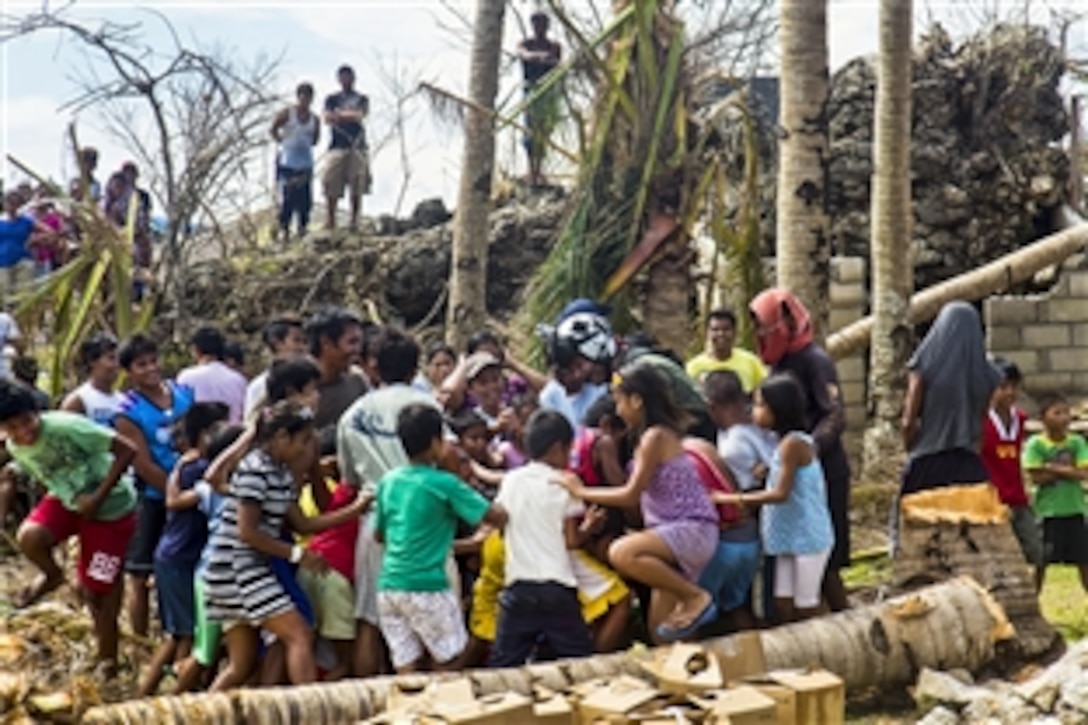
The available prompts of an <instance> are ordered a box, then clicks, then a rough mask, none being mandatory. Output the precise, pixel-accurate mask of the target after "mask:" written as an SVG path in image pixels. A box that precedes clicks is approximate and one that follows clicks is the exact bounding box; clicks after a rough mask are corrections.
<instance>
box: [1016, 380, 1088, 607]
mask: <svg viewBox="0 0 1088 725" xmlns="http://www.w3.org/2000/svg"><path fill="white" fill-rule="evenodd" d="M1039 414H1040V416H1041V417H1042V420H1043V427H1044V428H1045V431H1044V432H1043V433H1037V434H1035V435H1033V436H1032V437H1031V438H1029V439H1028V441H1027V443H1025V444H1024V452H1023V454H1022V458H1023V465H1024V469H1025V470H1026V471H1027V472H1028V475H1030V476H1031V480H1032V481H1033V482H1034V483H1035V485H1036V490H1035V514H1036V515H1037V516H1038V517H1039V518H1041V519H1042V520H1043V548H1044V550H1045V553H1046V563H1047V564H1076V565H1077V567H1078V568H1079V569H1080V582H1081V586H1082V587H1084V590H1085V591H1088V527H1086V526H1085V523H1084V515H1085V513H1086V512H1088V506H1086V505H1085V499H1084V481H1088V441H1085V440H1084V438H1083V437H1081V436H1080V435H1079V434H1077V433H1070V432H1069V418H1070V415H1069V403H1068V402H1066V400H1065V398H1063V397H1062V396H1060V395H1048V396H1044V397H1042V398H1041V399H1040V400H1039ZM1044 572H1045V569H1042V568H1041V569H1040V570H1039V577H1040V578H1039V587H1040V588H1042V583H1043V582H1042V577H1043V576H1044Z"/></svg>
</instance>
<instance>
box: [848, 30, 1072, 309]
mask: <svg viewBox="0 0 1088 725" xmlns="http://www.w3.org/2000/svg"><path fill="white" fill-rule="evenodd" d="M1063 71H1064V63H1063V60H1062V57H1061V51H1060V49H1059V48H1058V47H1056V46H1055V45H1054V44H1053V43H1051V42H1050V40H1049V39H1048V37H1047V32H1046V30H1045V29H1044V28H1040V27H1031V26H1022V25H1015V26H1013V25H1007V26H997V27H994V28H993V29H992V30H990V31H989V32H987V33H982V34H979V35H976V36H974V37H971V38H969V39H968V40H966V41H965V42H963V43H962V44H956V43H955V42H953V40H952V39H951V38H950V37H949V35H948V34H947V33H946V32H945V31H944V30H943V29H942V28H941V27H940V26H935V27H934V28H932V29H931V30H930V31H929V33H928V34H927V35H926V36H924V37H923V39H922V41H921V43H920V44H919V45H918V46H917V47H916V48H915V53H914V68H913V80H914V82H913V100H914V107H913V123H912V139H911V141H912V153H911V173H912V178H913V183H912V192H913V201H914V230H913V232H914V253H915V285H916V287H917V288H919V289H922V288H925V287H928V286H931V285H933V284H935V283H937V282H940V281H942V280H945V279H948V278H951V277H955V276H956V275H959V274H962V273H964V272H967V271H970V270H972V269H974V268H975V267H977V266H978V265H979V263H980V262H982V261H988V260H992V259H996V258H997V257H1000V256H1001V255H1003V254H1006V253H1008V252H1011V251H1014V250H1016V249H1018V248H1020V247H1022V246H1024V245H1026V244H1028V243H1030V242H1032V241H1035V240H1036V239H1038V238H1040V237H1042V236H1044V235H1045V234H1046V233H1048V232H1050V231H1052V228H1051V221H1050V215H1051V213H1052V211H1053V210H1055V209H1056V208H1057V207H1059V206H1060V204H1061V202H1062V200H1063V196H1064V189H1065V187H1066V181H1067V179H1068V176H1069V162H1068V158H1067V156H1066V154H1065V152H1064V151H1063V150H1062V148H1061V147H1060V140H1061V139H1062V137H1063V136H1065V134H1066V133H1067V131H1068V117H1067V114H1066V111H1065V107H1064V105H1063V102H1062V97H1061V95H1060V93H1059V83H1060V81H1061V78H1062V74H1063ZM875 89H876V67H875V59H874V58H871V57H870V58H858V59H855V60H853V61H851V62H850V63H848V64H847V65H846V66H844V67H843V68H842V69H840V70H839V71H838V72H837V73H836V74H835V76H834V78H833V79H832V85H831V96H830V99H829V102H828V123H829V127H830V137H831V161H830V164H829V168H828V177H829V188H828V206H829V209H830V212H831V227H832V245H833V250H834V253H835V254H841V255H856V256H866V257H867V256H868V249H869V209H870V196H869V186H870V181H871V177H872V173H873V167H872V158H873V148H872V144H873V105H874V95H875Z"/></svg>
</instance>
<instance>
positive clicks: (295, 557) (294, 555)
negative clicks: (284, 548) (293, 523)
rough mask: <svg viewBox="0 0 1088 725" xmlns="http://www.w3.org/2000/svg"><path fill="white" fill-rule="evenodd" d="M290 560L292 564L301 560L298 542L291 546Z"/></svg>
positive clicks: (300, 548) (300, 549)
mask: <svg viewBox="0 0 1088 725" xmlns="http://www.w3.org/2000/svg"><path fill="white" fill-rule="evenodd" d="M290 561H291V563H292V564H297V563H299V562H300V561H302V547H301V546H299V545H298V544H295V545H294V546H292V547H291V559H290Z"/></svg>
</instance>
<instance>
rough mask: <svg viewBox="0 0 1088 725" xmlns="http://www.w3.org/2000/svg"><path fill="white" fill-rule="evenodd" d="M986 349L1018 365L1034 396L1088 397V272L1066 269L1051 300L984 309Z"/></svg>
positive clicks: (992, 303) (1075, 265) (995, 301)
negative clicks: (1057, 393) (1052, 394)
mask: <svg viewBox="0 0 1088 725" xmlns="http://www.w3.org/2000/svg"><path fill="white" fill-rule="evenodd" d="M983 315H984V319H985V321H986V347H987V349H989V350H990V352H992V353H994V354H996V355H1001V356H1003V357H1006V358H1008V359H1010V360H1013V361H1014V362H1016V364H1017V365H1019V366H1020V370H1021V372H1023V374H1024V387H1025V389H1026V390H1027V392H1028V393H1029V394H1039V393H1047V392H1061V393H1066V394H1069V395H1083V394H1085V393H1088V268H1085V267H1084V260H1083V258H1078V259H1073V260H1070V262H1069V263H1068V264H1067V265H1066V269H1065V271H1063V272H1062V274H1061V277H1060V278H1059V280H1058V283H1057V284H1056V285H1055V286H1054V288H1053V289H1052V290H1051V291H1050V292H1049V293H1047V294H1045V295H1032V296H1024V297H1012V296H1009V297H991V298H990V299H988V300H986V302H985V303H984V304H983Z"/></svg>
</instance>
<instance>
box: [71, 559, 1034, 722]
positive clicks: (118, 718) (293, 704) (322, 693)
mask: <svg viewBox="0 0 1088 725" xmlns="http://www.w3.org/2000/svg"><path fill="white" fill-rule="evenodd" d="M1011 636H1013V635H1012V627H1011V626H1010V625H1009V621H1008V619H1007V618H1006V617H1005V614H1004V612H1003V611H1002V609H1001V606H1000V605H999V604H998V603H997V602H996V601H995V599H994V598H993V597H992V596H990V594H988V593H987V592H986V591H985V590H984V589H983V588H982V587H980V586H979V585H978V584H977V583H976V582H974V581H973V580H971V579H969V578H967V577H961V578H957V579H954V580H952V581H947V582H944V583H942V584H938V585H936V586H933V587H928V588H926V589H922V590H919V591H916V592H911V593H909V594H906V595H903V596H901V597H897V598H894V599H890V600H888V601H886V602H884V603H881V604H874V605H870V606H868V607H862V608H859V609H855V610H851V611H847V612H843V613H840V614H834V615H830V616H827V617H821V618H818V619H814V620H809V621H807V622H804V623H801V624H794V625H790V626H786V627H779V628H777V629H771V630H767V631H764V632H761V633H760V637H761V639H762V643H763V649H764V651H765V656H766V660H767V666H768V668H772V669H783V668H801V667H808V666H809V665H815V664H819V665H822V666H823V667H825V668H826V669H828V670H830V671H831V672H834V673H835V674H837V675H839V676H840V677H842V678H843V680H844V681H845V683H846V688H847V690H848V691H851V692H858V691H863V690H870V689H872V688H874V687H879V688H891V687H900V686H903V685H907V684H909V683H911V682H913V681H914V679H915V677H917V675H918V672H919V671H920V670H921V668H922V667H929V668H932V669H966V670H970V671H972V672H975V671H978V670H979V669H981V668H983V667H985V666H986V665H987V664H989V663H990V662H991V661H992V660H993V658H994V656H995V653H996V648H997V645H998V643H999V642H1001V641H1002V640H1005V639H1007V638H1009V637H1011ZM702 645H703V646H705V647H706V648H707V649H708V650H710V651H711V652H714V651H715V650H721V651H723V652H735V651H736V647H738V646H740V643H739V641H738V640H734V639H733V638H731V637H720V638H717V639H712V640H708V641H705V642H702ZM652 656H653V651H652V650H641V651H638V650H632V651H630V652H622V653H618V654H611V655H596V656H594V657H586V658H583V659H578V660H567V661H563V662H555V663H547V664H539V665H529V666H527V667H518V668H511V669H505V670H473V671H470V672H467V673H465V675H466V676H468V677H469V678H470V679H471V680H472V682H473V684H474V686H475V689H476V692H477V694H479V695H487V694H494V693H500V692H510V691H512V692H519V693H522V694H525V695H529V694H532V688H533V685H542V686H544V687H546V688H548V689H549V690H552V691H554V692H564V691H567V690H569V689H570V688H571V687H572V686H573V685H576V684H578V683H580V682H586V681H589V680H592V679H595V678H598V677H615V676H617V675H620V674H628V675H634V676H636V677H646V676H647V675H646V673H645V671H644V670H643V668H642V663H643V662H645V661H646V660H648V659H649V658H651V657H652ZM728 674H729V673H728V672H727V673H726V676H728ZM449 676H450V675H446V677H449ZM431 677H436V675H413V676H407V677H380V678H373V679H369V680H348V681H344V682H337V683H331V684H317V685H305V686H301V687H279V688H266V689H257V690H236V691H234V692H230V693H224V694H214V695H212V694H204V695H185V696H181V697H159V698H154V699H149V700H135V701H131V702H123V703H118V704H115V705H106V706H102V707H96V708H93V709H91V710H90V711H88V712H87V713H86V714H85V715H84V717H83V719H82V721H81V722H83V723H87V724H96V725H103V724H106V723H111V724H113V723H118V724H119V723H132V724H133V725H146V723H150V722H155V723H192V722H199V723H204V724H206V725H213V724H218V723H223V724H226V723H235V722H245V723H251V724H252V725H263V724H265V723H268V724H270V725H271V724H272V723H277V724H285V723H307V724H309V723H343V722H356V721H358V720H360V719H363V718H367V717H371V716H373V715H376V714H378V713H380V712H382V711H383V710H384V708H385V705H386V697H387V695H388V692H389V689H390V686H391V685H393V684H394V683H396V684H398V685H400V686H401V687H403V688H406V689H418V688H420V687H422V686H423V685H424V684H425V683H426V682H427V681H428V680H429V679H430V678H431Z"/></svg>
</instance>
